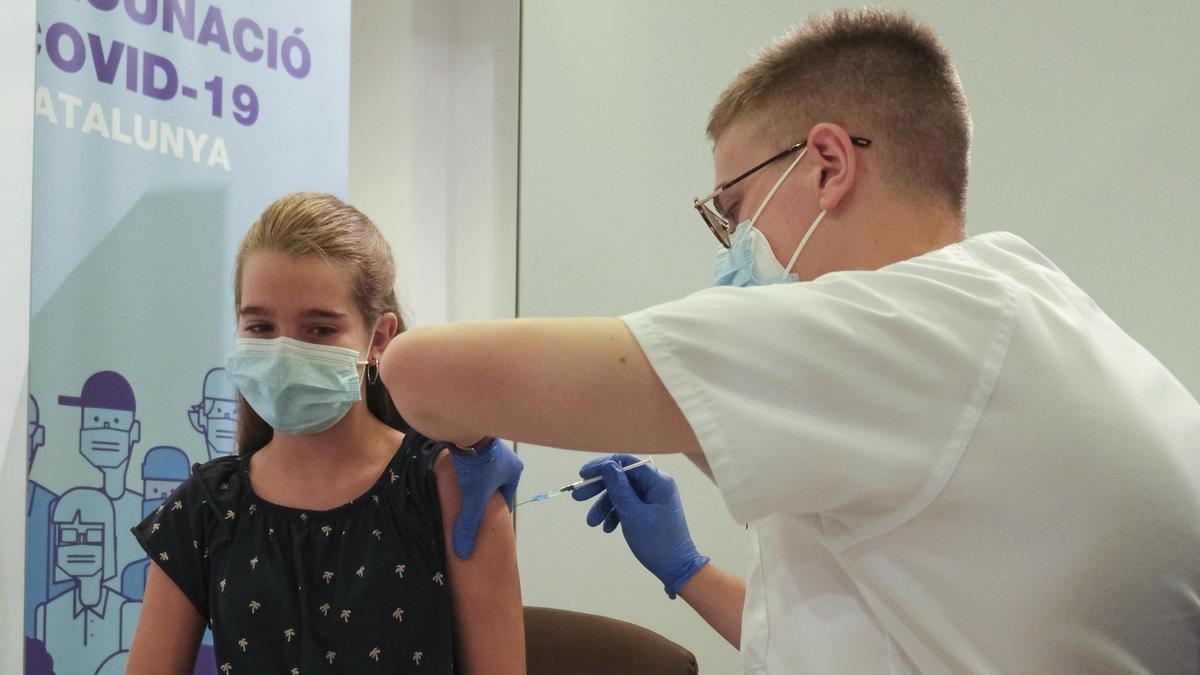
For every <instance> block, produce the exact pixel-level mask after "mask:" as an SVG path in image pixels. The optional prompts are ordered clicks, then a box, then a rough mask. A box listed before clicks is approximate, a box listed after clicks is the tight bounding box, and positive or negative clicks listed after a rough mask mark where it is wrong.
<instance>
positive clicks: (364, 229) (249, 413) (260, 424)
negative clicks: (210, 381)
mask: <svg viewBox="0 0 1200 675" xmlns="http://www.w3.org/2000/svg"><path fill="white" fill-rule="evenodd" d="M268 251H269V252H278V253H285V254H288V255H290V256H294V257H297V258H299V257H304V256H316V257H318V258H322V259H324V260H326V261H328V262H330V263H331V264H334V265H336V266H337V267H339V268H341V269H344V270H346V271H347V272H348V273H349V275H350V285H351V292H352V295H353V297H354V302H355V306H356V307H357V308H358V311H359V312H360V313H361V314H362V316H363V321H364V322H365V324H366V327H367V329H368V330H369V329H371V328H372V327H373V326H374V325H375V323H376V322H377V321H378V320H379V317H381V316H383V315H384V314H386V313H388V312H391V313H393V314H395V315H396V318H397V319H399V320H400V327H399V331H398V332H403V331H404V329H405V326H404V320H403V318H402V316H401V312H400V305H399V303H398V302H397V300H396V291H395V288H394V287H395V283H396V265H395V262H394V260H393V259H392V249H391V247H390V246H389V245H388V243H387V240H386V239H384V238H383V234H382V233H381V232H380V231H379V228H377V227H376V226H375V223H373V222H371V219H370V218H367V217H366V216H365V215H364V214H363V213H362V212H361V211H359V210H358V209H356V208H354V207H353V206H351V205H349V204H347V203H346V202H343V201H342V200H340V199H338V198H337V197H335V196H333V195H330V194H325V193H321V192H294V193H292V194H289V195H284V196H282V197H280V198H279V199H276V200H275V201H274V202H272V203H271V205H270V206H268V207H267V208H266V210H264V211H263V212H262V215H260V216H259V217H258V220H257V221H255V222H254V224H253V225H251V226H250V229H249V230H248V231H247V232H246V236H245V237H243V238H242V244H241V246H240V247H239V249H238V254H237V264H236V268H235V271H234V282H233V299H234V307H235V311H240V310H241V306H242V270H243V268H244V267H245V264H246V260H247V259H249V257H250V256H252V255H254V254H256V253H262V252H268ZM366 400H367V407H368V409H370V410H371V412H372V413H374V414H375V416H376V417H378V418H379V419H380V420H382V421H383V422H385V423H387V424H389V425H391V426H393V427H395V428H397V429H400V430H402V431H407V429H408V426H407V424H405V423H404V420H403V419H401V417H400V414H399V413H398V412H397V411H396V408H395V405H394V404H393V403H392V398H391V396H390V395H389V394H388V392H387V389H386V388H385V387H384V386H383V382H382V381H380V380H376V382H375V383H371V382H369V381H368V383H367V395H366ZM238 406H239V409H238V451H239V452H240V453H242V454H250V453H253V452H254V451H256V450H258V449H259V448H261V447H262V446H264V445H266V444H267V442H268V441H270V440H271V437H272V436H273V435H274V430H273V429H272V428H271V427H270V425H268V424H267V423H266V422H265V421H264V420H263V419H262V418H261V417H259V415H258V413H256V412H254V409H253V408H252V407H250V405H249V404H248V403H246V400H245V399H244V398H242V396H241V395H239V396H238Z"/></svg>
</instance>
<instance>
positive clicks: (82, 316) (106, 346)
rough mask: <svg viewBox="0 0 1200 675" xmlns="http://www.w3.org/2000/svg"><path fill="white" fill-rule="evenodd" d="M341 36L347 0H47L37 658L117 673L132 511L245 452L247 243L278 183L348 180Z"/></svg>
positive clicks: (29, 624) (129, 631)
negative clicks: (241, 263)
mask: <svg viewBox="0 0 1200 675" xmlns="http://www.w3.org/2000/svg"><path fill="white" fill-rule="evenodd" d="M349 41H350V7H349V3H348V2H346V1H326V0H323V1H322V2H304V3H299V2H294V0H256V1H255V2H253V3H247V2H242V3H235V2H225V3H213V2H207V1H205V0H41V1H40V2H39V6H38V34H37V50H38V51H37V83H36V91H35V111H34V114H35V136H34V195H33V260H32V266H33V276H32V280H31V287H32V298H31V309H32V321H31V329H30V331H31V339H30V377H29V390H30V401H29V444H28V457H29V466H30V471H29V483H28V488H27V492H26V517H27V521H26V523H27V524H26V530H27V544H26V570H27V571H26V578H25V635H26V666H25V672H26V673H27V675H46V674H49V673H55V674H57V675H115V674H118V673H124V672H125V662H126V658H127V655H128V649H129V646H130V643H131V641H132V638H133V631H134V628H135V626H136V623H137V619H138V616H139V613H140V610H141V599H142V594H143V588H144V585H145V580H146V574H147V571H148V569H149V565H151V564H152V563H151V562H150V561H149V560H148V559H146V557H145V555H144V553H143V551H142V550H141V548H140V546H138V544H137V542H136V540H135V539H134V538H133V536H132V535H131V534H130V533H129V528H130V527H132V526H133V525H135V524H136V523H137V522H139V521H140V520H141V519H142V518H143V517H144V516H145V515H147V514H148V513H150V512H151V511H153V510H154V509H156V508H158V507H159V506H160V505H161V504H162V502H163V500H164V498H165V497H166V496H167V495H168V494H169V493H170V492H171V491H172V490H173V489H174V488H175V487H176V486H177V485H178V484H179V483H180V482H181V481H183V480H184V479H186V478H187V476H188V475H189V473H190V470H191V467H192V465H193V464H195V463H197V462H201V463H202V462H206V461H208V460H209V459H211V458H215V457H219V456H222V455H227V454H230V453H232V452H235V447H234V430H235V428H236V424H237V411H236V407H235V398H236V397H235V395H234V390H233V388H232V387H231V386H230V384H229V382H228V380H226V378H225V376H224V370H223V369H222V367H221V364H222V363H223V362H224V358H225V356H226V354H227V353H228V351H229V350H230V348H231V347H232V344H233V338H234V333H235V322H234V308H233V268H234V255H235V253H236V247H237V245H238V242H239V241H240V238H241V236H242V234H243V233H244V232H245V230H246V229H247V228H248V227H249V225H250V224H251V223H252V222H254V220H255V219H256V218H257V216H258V214H259V213H260V212H261V211H262V209H263V208H264V207H265V206H266V205H267V204H269V203H270V202H271V201H273V200H274V199H275V198H276V197H278V196H280V195H282V194H285V193H288V192H294V191H297V190H316V191H322V192H332V193H334V194H339V195H344V194H345V191H346V182H347V142H348V117H349V103H348V94H349V56H350V54H349V52H350V42H349ZM205 642H206V643H207V646H205V647H203V648H202V650H201V655H200V658H199V659H198V661H197V667H196V672H205V673H216V672H217V666H216V664H215V663H213V657H212V651H211V639H206V640H205Z"/></svg>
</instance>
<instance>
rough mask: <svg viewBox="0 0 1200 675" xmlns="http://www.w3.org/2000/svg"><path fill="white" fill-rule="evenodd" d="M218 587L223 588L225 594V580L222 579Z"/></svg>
mask: <svg viewBox="0 0 1200 675" xmlns="http://www.w3.org/2000/svg"><path fill="white" fill-rule="evenodd" d="M217 585H218V586H220V587H221V592H222V593H224V592H225V579H222V580H221V581H220V583H218V584H217Z"/></svg>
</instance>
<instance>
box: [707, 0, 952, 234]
mask: <svg viewBox="0 0 1200 675" xmlns="http://www.w3.org/2000/svg"><path fill="white" fill-rule="evenodd" d="M741 120H749V122H750V123H751V124H754V125H755V126H756V127H757V131H758V133H759V136H760V137H761V138H762V140H764V141H767V142H769V143H772V144H774V145H778V146H779V147H780V149H782V148H784V147H786V146H787V145H789V144H791V143H796V142H798V141H800V140H802V139H803V137H804V135H805V134H806V133H808V130H809V129H811V128H812V127H813V126H814V125H816V124H819V123H821V122H830V123H834V124H838V125H840V126H841V127H843V128H844V129H846V131H847V132H848V133H849V134H850V135H852V136H864V137H866V138H870V139H871V140H872V141H873V143H872V146H871V148H872V149H871V152H875V153H878V155H879V161H880V164H881V165H882V166H883V167H884V171H885V175H886V177H887V178H888V179H889V181H890V182H891V183H892V184H894V185H897V186H900V187H902V188H906V189H908V190H909V191H913V192H917V193H920V194H927V195H934V196H937V197H944V198H945V199H946V200H947V201H948V203H949V204H950V205H951V206H952V207H953V208H954V209H955V210H956V211H957V212H958V213H959V214H960V215H961V214H962V213H963V212H964V211H965V205H966V193H967V167H968V161H969V158H968V155H969V152H970V143H971V117H970V113H969V111H968V109H967V102H966V97H965V96H964V94H963V91H962V84H961V83H960V82H959V79H958V74H957V73H956V71H955V70H954V66H953V64H951V62H950V55H949V54H948V53H947V52H946V50H945V48H944V47H943V46H942V44H941V42H940V41H939V40H938V38H937V36H936V35H935V34H934V33H933V31H932V30H930V29H929V28H927V27H926V26H924V25H921V24H920V23H918V22H916V21H915V20H914V19H912V18H911V17H909V16H908V15H907V14H904V13H902V12H901V13H897V12H892V11H890V10H886V9H880V8H868V9H862V10H858V11H847V10H839V11H835V12H831V13H827V14H822V15H818V16H814V17H810V18H809V19H808V21H807V22H805V23H803V24H801V25H800V26H797V27H796V28H794V29H793V30H792V31H791V32H790V33H788V34H787V35H785V36H784V37H782V38H781V39H779V40H778V41H777V42H775V43H774V44H772V45H771V46H769V47H768V48H767V49H766V50H765V51H764V52H763V53H762V54H761V55H759V57H758V59H757V60H756V61H755V62H754V63H753V64H751V65H750V66H749V67H747V68H746V69H745V70H743V71H742V72H741V73H740V74H739V75H738V76H737V78H736V79H735V80H734V81H733V83H732V84H730V85H729V87H728V88H726V89H725V91H724V92H723V93H722V94H721V96H720V98H719V99H718V100H717V104H716V105H715V106H714V107H713V110H712V113H711V115H710V117H709V122H708V136H709V138H710V139H712V141H713V142H714V143H715V142H716V141H717V140H718V139H719V138H720V137H721V135H722V134H723V133H725V131H726V130H728V129H729V127H730V126H731V125H732V124H734V123H735V122H738V121H741Z"/></svg>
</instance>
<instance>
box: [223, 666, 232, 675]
mask: <svg viewBox="0 0 1200 675" xmlns="http://www.w3.org/2000/svg"><path fill="white" fill-rule="evenodd" d="M231 670H233V666H231V665H229V664H228V663H225V664H222V665H221V672H222V673H225V675H229V671H231Z"/></svg>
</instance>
